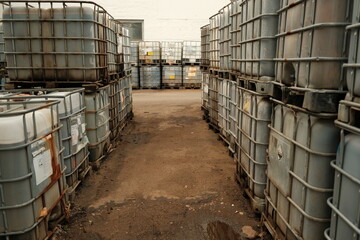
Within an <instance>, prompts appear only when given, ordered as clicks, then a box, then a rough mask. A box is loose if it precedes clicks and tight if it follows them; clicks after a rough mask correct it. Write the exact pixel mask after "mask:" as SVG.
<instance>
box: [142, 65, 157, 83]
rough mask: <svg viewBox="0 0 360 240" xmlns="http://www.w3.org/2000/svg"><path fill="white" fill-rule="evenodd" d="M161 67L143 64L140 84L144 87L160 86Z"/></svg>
mask: <svg viewBox="0 0 360 240" xmlns="http://www.w3.org/2000/svg"><path fill="white" fill-rule="evenodd" d="M160 80H161V75H160V67H158V66H142V67H141V68H140V81H141V82H140V86H141V87H143V88H160Z"/></svg>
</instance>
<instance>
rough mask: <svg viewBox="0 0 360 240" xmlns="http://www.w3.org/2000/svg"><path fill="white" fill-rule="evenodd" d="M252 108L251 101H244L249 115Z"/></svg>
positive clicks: (246, 99) (245, 109)
mask: <svg viewBox="0 0 360 240" xmlns="http://www.w3.org/2000/svg"><path fill="white" fill-rule="evenodd" d="M250 107H251V103H250V99H249V98H245V99H244V111H245V112H247V113H250Z"/></svg>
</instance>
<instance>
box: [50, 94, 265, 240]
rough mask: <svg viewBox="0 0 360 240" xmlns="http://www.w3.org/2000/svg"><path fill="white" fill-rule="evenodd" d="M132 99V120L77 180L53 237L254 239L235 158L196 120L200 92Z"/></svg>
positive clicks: (256, 222)
mask: <svg viewBox="0 0 360 240" xmlns="http://www.w3.org/2000/svg"><path fill="white" fill-rule="evenodd" d="M133 98H134V114H135V117H134V120H133V121H132V122H131V123H130V124H129V125H128V126H127V127H126V129H125V131H124V133H123V136H122V137H121V141H120V142H119V144H118V146H117V148H116V149H115V150H114V152H113V153H112V154H111V155H110V156H109V157H108V158H107V159H106V160H105V161H104V163H103V165H102V166H101V168H100V170H98V171H97V172H93V173H92V174H91V176H90V177H89V178H88V179H87V180H86V181H85V182H84V183H83V185H82V187H81V188H80V190H79V192H78V195H77V199H76V200H75V204H74V207H73V210H72V212H71V218H70V220H69V223H68V224H67V225H64V226H63V227H62V230H61V231H60V232H59V234H58V237H57V239H76V240H85V239H86V240H95V239H121V240H126V239H129V240H133V239H141V240H147V239H175V240H177V239H187V240H188V239H189V240H192V239H195V240H201V239H209V240H240V239H241V240H242V239H260V237H259V236H258V234H259V233H260V218H259V217H258V216H256V215H255V214H254V213H253V212H252V210H251V208H250V205H249V203H248V201H247V199H245V198H244V196H243V194H242V191H241V190H240V189H239V186H238V185H237V183H236V182H235V181H234V171H235V165H234V160H233V159H232V158H231V157H229V155H228V151H227V148H226V147H224V145H223V144H222V142H220V141H218V140H217V135H216V134H215V133H214V132H212V131H211V130H209V129H208V126H207V123H206V122H205V121H203V120H202V112H201V110H200V106H201V91H200V90H161V91H160V90H139V91H134V95H133ZM252 229H253V230H254V231H256V232H253V231H252ZM250 235H254V236H250Z"/></svg>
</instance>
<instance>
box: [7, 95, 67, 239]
mask: <svg viewBox="0 0 360 240" xmlns="http://www.w3.org/2000/svg"><path fill="white" fill-rule="evenodd" d="M12 100H13V99H12V98H7V99H6V100H5V101H4V98H3V101H2V102H0V109H1V110H0V120H1V124H0V131H1V135H0V145H1V147H0V159H1V161H0V169H1V177H0V186H1V196H2V201H1V204H0V214H1V217H0V238H1V239H29V240H38V239H45V238H46V237H49V236H51V233H50V232H51V229H49V225H50V222H54V223H55V224H56V222H57V221H60V220H61V219H62V218H63V217H64V216H65V214H66V208H67V206H66V204H67V203H66V201H65V198H64V196H65V193H66V187H65V185H66V183H65V180H64V175H63V173H64V172H65V166H64V162H63V158H62V151H63V148H62V145H61V139H60V128H61V124H60V121H59V116H58V106H57V104H58V102H57V101H32V102H29V101H21V102H19V101H17V102H12Z"/></svg>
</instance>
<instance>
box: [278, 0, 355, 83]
mask: <svg viewBox="0 0 360 240" xmlns="http://www.w3.org/2000/svg"><path fill="white" fill-rule="evenodd" d="M350 4H351V1H350V0H342V1H339V0H317V1H310V0H306V1H295V0H291V1H284V0H283V1H281V4H280V10H279V34H278V35H277V55H276V81H277V82H279V83H282V84H285V85H289V86H295V87H299V88H310V89H334V90H342V88H343V87H344V85H345V84H344V83H345V81H344V78H343V74H342V64H343V63H344V62H346V61H347V56H346V55H347V54H346V38H345V27H346V26H347V25H348V24H349V23H350V14H349V9H350ZM304 6H306V7H304Z"/></svg>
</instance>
